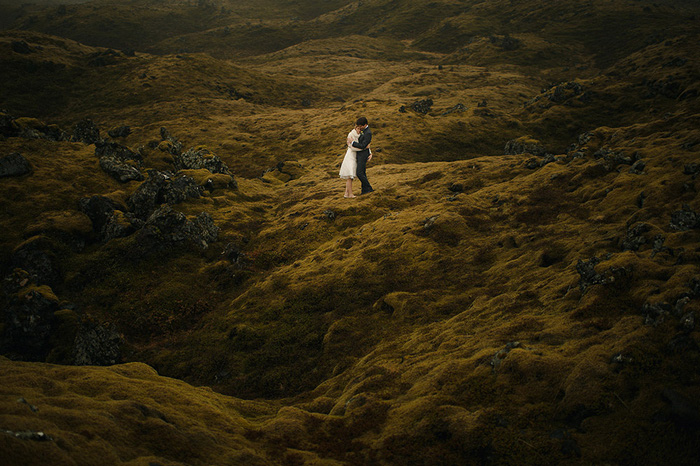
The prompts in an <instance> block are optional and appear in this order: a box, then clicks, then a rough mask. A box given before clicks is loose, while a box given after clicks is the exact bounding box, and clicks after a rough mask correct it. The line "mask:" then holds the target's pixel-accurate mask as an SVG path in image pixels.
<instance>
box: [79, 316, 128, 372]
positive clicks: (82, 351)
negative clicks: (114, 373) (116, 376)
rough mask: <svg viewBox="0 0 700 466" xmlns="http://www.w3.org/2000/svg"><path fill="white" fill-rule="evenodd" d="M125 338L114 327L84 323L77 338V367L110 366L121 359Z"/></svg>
mask: <svg viewBox="0 0 700 466" xmlns="http://www.w3.org/2000/svg"><path fill="white" fill-rule="evenodd" d="M123 343H124V340H123V338H122V337H121V335H120V334H119V332H117V329H116V327H115V326H114V325H100V324H96V323H94V322H83V323H82V324H81V325H80V328H79V329H78V333H77V335H76V336H75V347H74V352H75V353H74V364H75V365H76V366H109V365H112V364H117V363H118V362H119V361H120V359H121V347H122V345H123Z"/></svg>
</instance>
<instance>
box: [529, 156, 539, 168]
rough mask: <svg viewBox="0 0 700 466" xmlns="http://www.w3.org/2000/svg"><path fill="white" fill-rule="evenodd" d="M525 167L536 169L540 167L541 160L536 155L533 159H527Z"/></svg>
mask: <svg viewBox="0 0 700 466" xmlns="http://www.w3.org/2000/svg"><path fill="white" fill-rule="evenodd" d="M525 168H528V169H530V170H535V169H537V168H540V161H539V160H538V159H536V158H535V157H533V158H531V159H527V161H526V162H525Z"/></svg>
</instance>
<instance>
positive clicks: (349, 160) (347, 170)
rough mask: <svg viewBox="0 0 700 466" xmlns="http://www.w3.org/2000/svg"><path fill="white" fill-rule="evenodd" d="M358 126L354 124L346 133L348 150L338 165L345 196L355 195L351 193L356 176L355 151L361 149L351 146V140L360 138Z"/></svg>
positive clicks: (354, 140) (351, 196)
mask: <svg viewBox="0 0 700 466" xmlns="http://www.w3.org/2000/svg"><path fill="white" fill-rule="evenodd" d="M360 133H361V130H360V127H359V126H355V127H354V128H353V129H352V131H350V132H349V133H348V138H347V143H348V150H347V151H346V152H345V158H344V159H343V163H342V165H340V177H341V178H342V179H344V180H346V181H345V194H344V195H343V197H345V198H353V197H356V196H355V195H354V194H353V193H352V180H354V179H355V177H356V176H357V152H359V151H360V150H361V149H357V148H356V147H352V143H353V142H358V140H359V138H360Z"/></svg>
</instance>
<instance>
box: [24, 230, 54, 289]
mask: <svg viewBox="0 0 700 466" xmlns="http://www.w3.org/2000/svg"><path fill="white" fill-rule="evenodd" d="M57 248H58V247H57V245H56V244H55V243H54V241H52V240H51V239H49V238H48V237H46V236H34V237H32V238H29V239H28V240H27V241H25V242H24V243H22V244H20V245H19V246H17V247H16V248H15V250H14V252H13V253H12V265H13V266H14V267H16V268H20V269H22V270H26V271H27V272H28V273H29V276H30V277H31V279H32V280H33V281H34V282H36V283H39V284H47V285H56V284H58V283H61V281H62V280H63V273H62V272H61V268H60V265H59V261H58V257H57V255H56V253H55V251H56V250H57Z"/></svg>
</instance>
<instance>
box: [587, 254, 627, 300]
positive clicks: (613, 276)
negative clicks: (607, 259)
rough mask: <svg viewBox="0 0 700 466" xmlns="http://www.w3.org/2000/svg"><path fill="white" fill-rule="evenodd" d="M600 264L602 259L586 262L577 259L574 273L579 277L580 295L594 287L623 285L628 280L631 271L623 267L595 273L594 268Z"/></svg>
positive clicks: (595, 258) (594, 258) (592, 259)
mask: <svg viewBox="0 0 700 466" xmlns="http://www.w3.org/2000/svg"><path fill="white" fill-rule="evenodd" d="M601 262H602V259H599V258H597V257H592V258H591V259H589V260H587V261H585V260H581V259H579V260H578V262H577V263H576V271H577V272H578V274H579V275H580V279H579V282H578V286H579V289H580V290H581V292H582V293H585V291H586V290H587V289H588V288H590V287H591V286H594V285H611V284H614V283H620V284H623V283H625V282H626V281H627V280H626V279H629V277H630V275H631V271H630V270H629V269H627V268H625V267H609V268H608V269H607V270H604V271H603V272H597V271H596V270H595V268H596V266H597V265H598V264H599V263H601Z"/></svg>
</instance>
